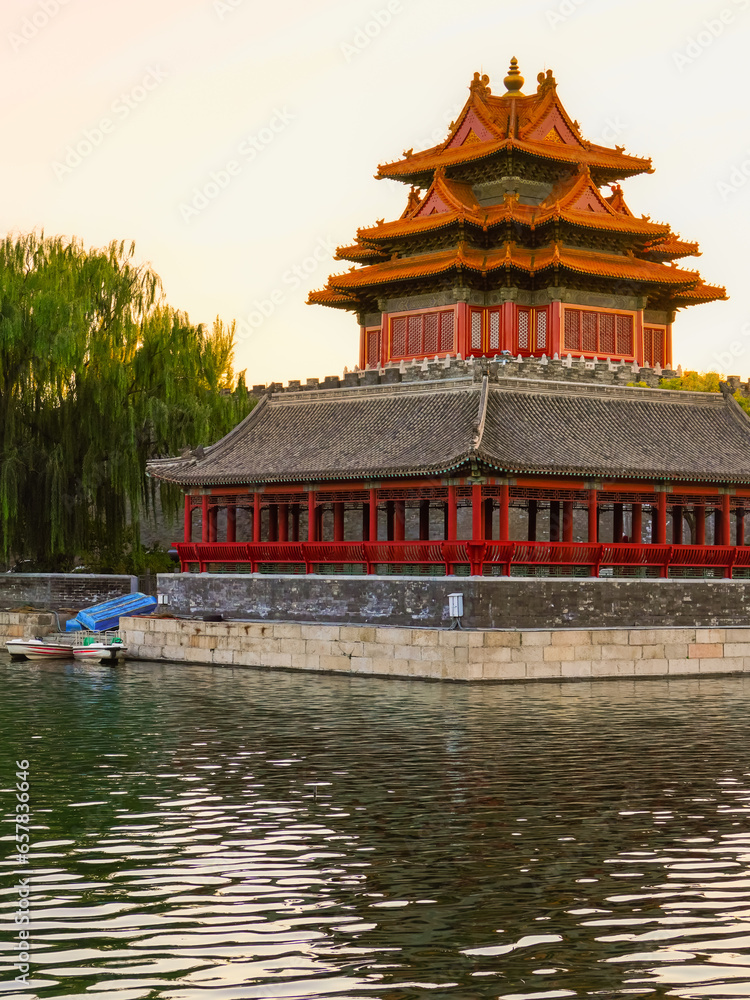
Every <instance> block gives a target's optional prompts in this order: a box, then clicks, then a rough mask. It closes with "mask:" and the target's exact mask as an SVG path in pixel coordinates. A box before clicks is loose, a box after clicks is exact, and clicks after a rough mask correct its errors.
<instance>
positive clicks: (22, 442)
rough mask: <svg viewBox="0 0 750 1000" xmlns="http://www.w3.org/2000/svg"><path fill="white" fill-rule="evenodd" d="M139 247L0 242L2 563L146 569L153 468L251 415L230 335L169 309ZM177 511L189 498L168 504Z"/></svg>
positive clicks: (169, 497)
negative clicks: (84, 558)
mask: <svg viewBox="0 0 750 1000" xmlns="http://www.w3.org/2000/svg"><path fill="white" fill-rule="evenodd" d="M134 252H135V248H134V246H133V245H126V244H125V243H112V244H110V245H109V246H108V247H105V248H103V249H99V250H85V249H84V247H83V245H82V244H81V243H80V241H78V240H75V239H73V240H69V241H68V240H64V239H63V238H61V237H53V238H49V237H44V235H43V234H41V235H39V234H36V233H32V234H28V235H23V236H19V237H11V236H8V237H6V238H5V240H4V241H3V242H2V243H0V560H4V561H8V560H11V559H13V560H19V559H29V560H31V561H32V563H33V565H34V566H35V567H37V568H40V569H61V568H68V567H69V566H70V565H71V564H72V562H73V560H74V558H75V556H76V554H78V553H89V554H98V557H97V561H98V562H100V563H101V562H105V563H107V562H109V563H114V562H116V561H117V560H118V559H119V558H121V556H122V553H123V552H125V551H128V550H129V551H131V553H133V555H134V558H135V560H136V562H139V561H141V557H140V556H139V552H140V551H141V549H140V544H139V538H138V524H139V518H140V516H141V513H142V512H143V511H148V510H149V508H150V507H151V506H152V505H153V503H154V500H155V497H156V493H155V491H156V489H157V486H156V484H155V483H153V481H151V480H147V479H146V476H145V467H146V462H147V460H148V459H149V458H152V457H154V456H156V455H163V454H168V453H175V452H177V451H179V450H181V449H182V448H184V447H186V446H190V447H194V446H196V445H197V444H201V443H202V444H206V443H209V442H211V441H213V440H216V439H217V438H219V437H220V436H222V435H223V434H225V433H226V432H227V431H228V430H230V429H231V427H233V426H234V425H235V424H236V423H237V422H238V421H239V420H241V419H242V418H243V417H244V416H245V415H246V414H247V413H248V412H249V410H250V408H251V405H252V403H251V401H250V400H249V398H248V394H247V390H246V388H245V384H244V379H243V378H242V377H240V380H239V382H238V384H237V385H236V387H234V388H233V386H234V375H233V369H232V365H233V348H234V325H232V326H230V327H226V326H224V324H222V323H221V321H220V320H218V319H217V320H216V321H215V323H214V326H213V329H212V330H211V331H210V332H208V331H207V330H205V329H204V327H203V326H194V325H193V324H191V323H190V321H189V320H188V318H187V316H185V315H184V314H183V313H179V312H176V311H175V310H173V309H171V308H170V307H168V306H166V305H164V304H163V302H162V298H161V297H162V293H161V284H160V281H159V278H158V277H157V275H156V274H155V273H154V272H153V271H152V270H151V269H150V268H149V267H147V266H143V265H141V266H139V265H137V264H136V263H135V262H134ZM161 499H162V503H163V504H164V506H165V508H166V509H167V511H169V510H175V509H176V507H177V504H178V500H179V496H178V494H177V493H176V492H175V491H174V490H169V489H164V488H162V491H161Z"/></svg>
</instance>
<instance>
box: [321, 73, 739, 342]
mask: <svg viewBox="0 0 750 1000" xmlns="http://www.w3.org/2000/svg"><path fill="white" fill-rule="evenodd" d="M537 79H538V87H537V90H536V93H534V94H531V95H525V94H523V93H522V89H521V88H522V87H523V83H524V80H523V77H522V76H521V75H520V73H519V71H518V66H517V63H516V60H515V59H514V60H513V61H512V63H511V69H510V72H509V74H508V76H507V77H506V79H505V87H506V91H505V93H504V94H503V95H502V96H499V97H498V96H496V95H493V94H492V91H491V89H490V87H489V78H488V77H487V76H481V77H480V75H479V74H478V73H475V74H474V79H473V81H472V82H471V84H470V87H469V98H468V100H467V102H466V104H465V106H464V108H463V110H462V112H461V114H460V115H459V116H458V118H457V120H456V121H455V122H453V123H451V126H450V131H449V134H448V137H447V138H446V140H445V141H444V142H443V143H441V144H440V145H438V146H435V147H433V148H431V149H426V150H423V151H421V152H417V153H415V152H413V150H407V151H406V152H405V153H404V155H403V158H402V159H400V160H398V161H396V162H394V163H388V164H384V165H381V166H380V167H379V168H378V173H377V177H378V178H389V179H391V180H398V181H401V182H403V183H405V184H409V185H410V186H411V188H410V191H409V195H408V201H407V206H406V209H405V211H404V213H403V215H402V216H401V218H399V219H397V220H394V221H392V222H385V221H383V220H379V221H378V223H377V224H376V225H375V226H370V227H366V228H363V229H360V230H359V231H358V233H357V239H356V242H355V243H354V244H353V245H352V246H347V247H341V248H339V250H338V252H337V256H338V258H339V259H341V260H348V261H351V262H352V263H353V264H354V265H355V266H354V267H352V268H351V269H350V270H349V271H346V272H344V273H342V274H337V275H332V276H331V278H330V279H329V281H328V283H327V285H326V287H325V288H324V289H323V290H321V291H316V292H312V293H311V295H310V298H309V301H310V302H311V303H319V304H321V305H328V306H333V307H336V308H341V309H349V310H352V311H354V312H357V313H359V314H360V316H362V315H365V314H374V313H377V312H378V311H380V312H383V311H385V310H384V308H383V307H384V305H385V309H387V308H388V306H387V303H388V300H389V299H390V300H393V299H394V298H399V299H400V300H402V301H403V299H404V297H407V298H408V296H410V295H411V296H413V295H418V294H424V293H425V292H430V291H431V292H435V291H439V290H441V289H443V290H444V289H449V288H464V289H465V288H469V289H472V290H475V291H484V292H487V291H489V290H492V289H496V288H498V287H509V286H513V287H517V288H519V289H524V290H527V291H530V292H534V291H539V290H541V289H548V288H560V287H565V288H567V289H573V290H579V291H582V292H599V293H608V292H609V293H611V292H612V291H613V290H615V291H617V292H619V293H623V292H624V293H626V294H630V295H634V296H639V297H640V298H641V308H643V309H650V310H663V311H665V312H666V313H671V312H673V311H674V310H675V309H676V308H679V307H681V306H687V305H695V304H698V303H701V302H710V301H712V300H716V299H723V298H725V297H726V296H725V291H724V289H723V288H718V287H713V286H710V285H707V284H705V283H704V282H703V281H702V280H701V277H700V275H699V274H698V273H697V272H696V271H693V270H688V269H685V268H683V267H679V266H677V265H676V263H675V262H676V261H677V260H679V259H681V258H684V257H691V256H698V255H699V252H698V246H697V244H695V243H686V242H683V241H682V240H681V239H680V238H679V236H676V235H675V234H674V233H673V232H672V231H671V229H670V227H669V225H667V224H666V223H658V222H653V221H651V220H650V219H649V218H648V217H645V216H642V217H640V218H637V217H636V216H635V215H634V214H633V212H631V211H630V209H629V208H628V206H627V205H626V203H625V200H624V198H623V194H622V190H621V188H620V186H619V183H618V182H619V181H621V180H623V179H626V178H628V177H633V176H636V175H638V174H643V173H651V172H652V167H651V160H650V159H644V158H641V157H638V156H631V155H628V154H626V153H625V151H624V149H623V147H621V146H615V147H614V148H608V147H606V146H600V145H597V144H596V143H592V142H589V141H588V140H586V139H584V138H583V136H582V135H581V131H580V128H579V126H578V123H577V122H576V121H573V120H572V119H571V118H570V116H569V115H568V113H567V112H566V110H565V108H564V107H563V105H562V102H561V101H560V98H559V97H558V94H557V85H556V82H555V79H554V77H553V75H552V71H551V70H548V71H547V72H546V73H540V74H539V76H538V78H537ZM607 186H609V190H607V189H606V188H607ZM603 188H604V190H603ZM567 301H571V299H570V298H568V300H567ZM667 322H668V321H667Z"/></svg>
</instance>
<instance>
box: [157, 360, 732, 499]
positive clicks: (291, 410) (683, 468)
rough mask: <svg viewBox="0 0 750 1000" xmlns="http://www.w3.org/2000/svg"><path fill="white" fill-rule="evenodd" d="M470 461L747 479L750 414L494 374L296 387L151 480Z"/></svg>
mask: <svg viewBox="0 0 750 1000" xmlns="http://www.w3.org/2000/svg"><path fill="white" fill-rule="evenodd" d="M483 386H484V389H483ZM472 458H473V459H475V460H476V461H477V462H478V463H479V464H480V466H484V467H485V468H486V469H487V470H488V471H493V470H494V471H498V472H503V471H504V472H508V473H510V474H513V473H522V472H523V473H539V474H553V475H554V474H561V475H562V474H566V475H582V476H592V477H612V476H622V477H627V478H648V479H667V480H669V479H675V480H677V479H679V480H691V481H700V480H703V481H707V482H715V483H739V482H743V483H750V419H749V418H748V417H747V415H746V414H745V413H744V411H743V410H742V409H741V408H740V407H739V406H738V404H737V403H736V402H735V400H734V399H732V398H731V396H726V395H720V394H717V393H694V392H675V391H670V390H659V389H642V388H637V387H633V388H630V387H627V388H626V387H622V386H608V385H597V384H590V383H580V384H579V383H570V382H554V381H538V382H535V381H532V380H529V379H516V378H507V377H501V378H492V376H490V381H489V382H487V381H486V379H485V381H484V382H483V381H480V380H478V379H471V378H456V379H446V380H443V381H437V382H418V381H415V382H402V383H400V384H396V385H377V386H360V387H343V388H333V389H328V390H325V389H322V390H319V391H312V392H300V393H290V392H288V391H287V392H284V393H280V394H278V395H274V394H272V395H271V396H269V397H267V398H266V399H264V400H263V401H262V402H261V403H260V404H259V405H258V406H257V407H256V408H255V409H254V410H253V412H252V413H251V414H250V416H249V417H247V418H246V420H245V421H243V423H241V424H240V425H239V426H238V427H236V428H235V429H234V430H233V431H232V432H231V433H230V434H228V435H227V436H226V437H225V438H223V439H222V440H221V441H219V442H218V443H217V444H215V445H213V446H212V447H210V448H206V449H205V452H203V454H202V455H201V454H199V455H195V454H192V455H188V456H186V457H183V458H177V459H162V460H157V461H154V462H151V463H150V465H149V472H150V474H151V475H153V476H155V477H157V478H160V479H165V480H169V481H172V482H175V483H179V484H181V485H182V486H185V487H189V486H218V485H232V484H238V485H239V484H248V485H249V484H253V483H271V482H316V481H330V480H354V479H362V478H374V479H388V478H397V477H403V476H408V475H429V474H437V473H443V472H450V471H452V470H458V469H459V468H461V467H462V466H463V467H464V469H466V468H467V467H468V462H469V460H470V459H472Z"/></svg>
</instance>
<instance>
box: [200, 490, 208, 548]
mask: <svg viewBox="0 0 750 1000" xmlns="http://www.w3.org/2000/svg"><path fill="white" fill-rule="evenodd" d="M208 530H209V529H208V494H207V493H204V494H203V496H202V497H201V541H202V542H207V541H208Z"/></svg>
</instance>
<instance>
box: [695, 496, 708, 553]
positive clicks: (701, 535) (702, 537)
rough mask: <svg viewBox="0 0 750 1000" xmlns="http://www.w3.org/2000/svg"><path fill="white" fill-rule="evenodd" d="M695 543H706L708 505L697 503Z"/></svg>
mask: <svg viewBox="0 0 750 1000" xmlns="http://www.w3.org/2000/svg"><path fill="white" fill-rule="evenodd" d="M694 544H695V545H705V544H706V505H705V504H704V503H698V504H696V505H695V542H694Z"/></svg>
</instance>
